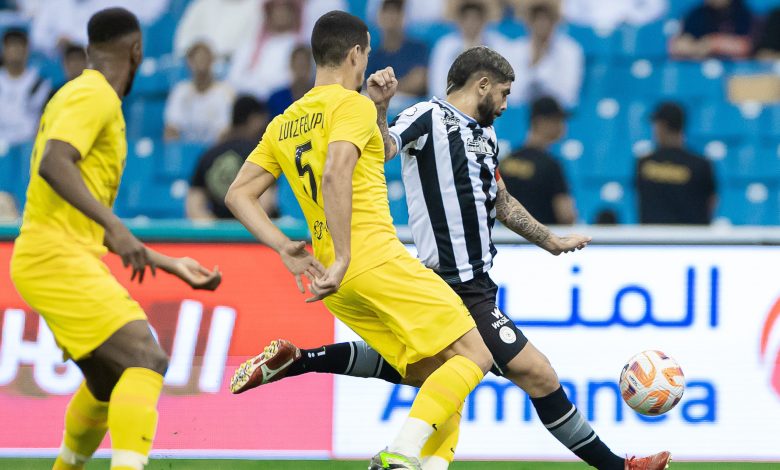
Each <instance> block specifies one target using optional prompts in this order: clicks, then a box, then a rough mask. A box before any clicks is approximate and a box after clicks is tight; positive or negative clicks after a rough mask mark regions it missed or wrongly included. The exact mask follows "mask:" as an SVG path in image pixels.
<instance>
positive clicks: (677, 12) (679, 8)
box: [666, 0, 763, 20]
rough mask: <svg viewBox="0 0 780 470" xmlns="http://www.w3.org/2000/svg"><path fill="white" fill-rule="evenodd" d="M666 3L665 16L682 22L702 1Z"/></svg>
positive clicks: (673, 1)
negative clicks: (666, 10)
mask: <svg viewBox="0 0 780 470" xmlns="http://www.w3.org/2000/svg"><path fill="white" fill-rule="evenodd" d="M759 1H763V0H759ZM667 3H668V5H669V10H668V12H667V14H666V16H667V17H669V18H678V19H680V20H682V19H683V18H684V17H685V15H687V14H688V13H689V12H690V11H691V10H693V9H694V8H696V7H698V6H700V5H701V4H702V0H671V1H669V2H667Z"/></svg>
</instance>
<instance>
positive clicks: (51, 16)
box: [30, 0, 170, 57]
mask: <svg viewBox="0 0 780 470" xmlns="http://www.w3.org/2000/svg"><path fill="white" fill-rule="evenodd" d="M169 1H170V0H154V1H150V0H147V1H138V0H57V1H56V2H52V1H41V2H40V4H39V5H37V6H34V7H32V8H31V12H32V13H33V14H32V16H31V17H30V18H31V19H32V24H31V31H30V38H31V40H32V45H33V49H35V50H36V51H39V52H43V53H44V54H47V55H49V56H50V57H54V56H56V55H57V53H58V52H59V51H60V50H61V49H62V48H63V47H65V46H66V45H68V44H78V45H81V46H86V45H87V22H88V21H89V19H90V18H91V17H92V15H94V14H95V13H97V12H98V11H100V10H103V9H105V8H109V7H123V8H126V9H128V10H130V11H131V12H133V13H134V14H135V15H136V17H138V21H140V22H141V24H142V25H150V24H152V23H154V22H155V21H157V19H158V18H160V16H162V15H163V14H164V13H165V12H166V11H168V3H169Z"/></svg>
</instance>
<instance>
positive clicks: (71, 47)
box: [62, 44, 87, 59]
mask: <svg viewBox="0 0 780 470" xmlns="http://www.w3.org/2000/svg"><path fill="white" fill-rule="evenodd" d="M75 55H77V56H79V57H80V58H81V57H86V56H87V51H85V50H84V48H83V47H81V46H79V45H77V44H68V45H66V46H65V47H64V48H63V49H62V57H63V58H64V59H69V58H71V57H73V56H75Z"/></svg>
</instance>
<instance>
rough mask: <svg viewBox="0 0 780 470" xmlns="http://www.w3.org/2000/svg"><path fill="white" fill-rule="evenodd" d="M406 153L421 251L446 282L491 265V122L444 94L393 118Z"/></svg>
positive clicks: (393, 132)
mask: <svg viewBox="0 0 780 470" xmlns="http://www.w3.org/2000/svg"><path fill="white" fill-rule="evenodd" d="M390 136H391V137H392V138H393V139H395V141H396V145H397V146H398V149H399V152H400V153H401V158H402V159H403V160H402V167H403V181H404V185H405V186H406V201H407V205H408V207H409V227H410V229H411V231H412V237H413V238H414V243H415V245H416V246H417V251H418V256H419V258H420V259H421V260H422V262H423V263H424V264H425V266H427V267H429V268H431V269H433V270H434V271H436V273H438V274H439V275H440V276H441V277H442V278H443V279H444V280H445V281H446V282H447V283H449V284H457V283H460V282H466V281H468V280H471V279H473V278H474V277H475V276H477V275H479V274H481V273H484V272H487V271H488V270H489V269H490V268H491V266H492V265H493V257H494V256H495V254H496V248H495V246H493V241H492V239H491V231H492V230H493V224H494V223H495V219H496V211H495V204H496V191H497V185H496V168H497V167H498V140H497V138H496V132H495V130H494V129H493V127H486V128H483V127H481V126H480V125H479V124H478V123H477V122H476V121H475V120H474V119H473V118H471V117H469V116H467V115H465V114H463V113H462V112H460V111H459V110H458V109H456V108H455V107H454V106H452V105H451V104H449V103H447V102H446V101H443V100H439V99H436V98H434V99H432V100H431V101H426V102H422V103H419V104H417V105H415V106H412V107H410V108H408V109H406V110H404V111H403V112H402V113H401V114H399V115H398V117H396V118H395V120H394V121H393V122H392V123H391V124H390Z"/></svg>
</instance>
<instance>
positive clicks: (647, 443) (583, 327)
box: [333, 246, 780, 460]
mask: <svg viewBox="0 0 780 470" xmlns="http://www.w3.org/2000/svg"><path fill="white" fill-rule="evenodd" d="M779 270H780V248H778V247H692V246H679V247H658V246H652V247H650V246H647V247H643V246H617V247H599V246H596V247H589V248H587V249H586V250H584V251H581V252H578V253H576V254H568V255H562V256H560V257H557V258H556V257H552V256H550V255H548V254H547V253H545V252H543V251H542V250H540V249H538V248H533V247H520V246H518V247H511V246H500V247H499V254H498V257H497V258H496V263H495V267H494V268H493V270H492V271H491V273H490V274H491V277H492V278H493V280H494V281H495V282H496V283H497V284H498V285H499V286H500V293H499V305H500V306H501V308H502V309H503V310H504V312H505V313H506V314H507V315H508V316H509V317H511V318H512V319H513V320H515V321H516V322H517V323H518V325H519V326H520V328H521V329H522V330H523V331H524V333H525V334H526V336H527V337H528V338H529V339H530V340H531V341H532V342H533V343H534V344H535V345H536V346H537V347H538V348H539V349H540V350H541V351H542V352H543V353H544V354H546V355H547V356H548V357H549V359H550V361H551V362H552V364H553V367H555V369H556V371H557V372H558V375H559V377H560V379H561V382H562V383H563V384H564V387H565V388H566V390H567V393H568V394H569V397H570V398H571V399H572V400H573V401H574V402H575V403H576V405H577V406H578V408H579V409H580V411H581V412H582V413H583V414H584V415H585V416H586V417H587V418H588V419H589V420H590V421H591V423H592V424H593V426H594V428H595V430H596V432H597V433H598V434H599V435H600V436H601V438H602V440H603V441H604V442H606V443H607V445H609V446H610V447H611V448H612V450H613V451H614V452H616V453H618V454H620V455H625V454H629V455H634V454H639V455H643V454H649V453H654V452H658V451H660V450H664V449H667V450H670V451H671V452H672V454H673V455H674V456H675V457H676V458H677V459H697V460H702V459H714V460H717V459H725V460H740V459H760V460H780V274H779V273H778V271H779ZM413 287H414V286H410V288H413ZM422 314H424V312H421V315H422ZM348 339H354V335H353V334H352V333H351V332H350V331H349V330H348V329H347V328H346V327H344V326H343V325H337V328H336V340H337V341H342V340H348ZM646 349H658V350H661V351H664V352H665V353H667V354H668V355H670V356H672V357H673V358H675V359H676V360H677V361H678V362H679V363H680V365H681V367H682V369H683V371H684V373H685V376H686V381H687V388H686V391H685V395H684V397H683V399H682V401H681V402H680V403H679V404H678V405H677V407H676V408H674V409H673V410H671V411H670V412H669V413H667V414H666V415H663V416H660V417H652V418H648V417H643V416H640V415H638V414H636V413H635V412H633V411H632V410H631V409H630V408H628V406H626V405H625V404H624V403H623V401H622V399H621V398H620V395H619V392H618V386H617V380H618V376H619V374H620V371H621V368H622V367H623V365H624V363H625V361H626V360H627V359H628V358H629V357H631V356H632V355H634V354H635V353H637V352H640V351H642V350H646ZM414 393H415V392H414V390H413V389H411V388H409V387H402V386H398V387H396V386H392V385H389V384H386V383H383V382H381V381H377V380H367V379H354V378H349V377H338V378H337V380H336V382H335V393H334V432H333V439H334V442H333V452H334V455H335V456H336V457H356V458H363V457H365V456H366V455H369V454H372V453H374V452H376V451H377V450H379V449H381V448H382V447H384V446H385V445H387V444H388V443H389V440H390V439H391V438H392V436H393V435H394V434H395V432H396V431H397V430H398V429H399V428H400V425H401V423H402V421H403V419H404V417H405V416H406V415H407V413H408V410H409V406H410V404H411V401H412V399H413V398H414ZM457 455H458V457H459V458H470V459H471V458H473V459H477V458H479V459H493V458H495V459H556V460H557V459H570V458H573V456H572V455H571V454H570V453H569V452H568V450H567V449H566V448H564V447H563V446H562V445H561V444H559V443H558V442H557V441H556V440H555V439H554V438H553V437H552V436H551V435H549V434H548V433H547V432H546V430H545V429H544V427H543V426H542V425H541V423H540V422H539V420H538V418H537V417H536V413H535V411H534V409H533V406H532V405H531V403H530V401H529V400H528V399H527V397H526V395H525V394H524V393H523V392H522V391H521V390H520V389H518V388H517V387H515V386H514V385H512V384H511V383H509V382H507V381H505V380H504V379H499V378H497V377H495V376H492V375H488V376H487V377H486V379H485V381H484V382H483V383H482V384H480V386H479V388H478V389H477V390H476V391H475V392H474V393H473V394H472V395H471V397H470V398H469V400H468V401H467V403H466V408H465V410H464V413H463V421H462V428H461V438H460V444H459V446H458V452H457Z"/></svg>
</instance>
